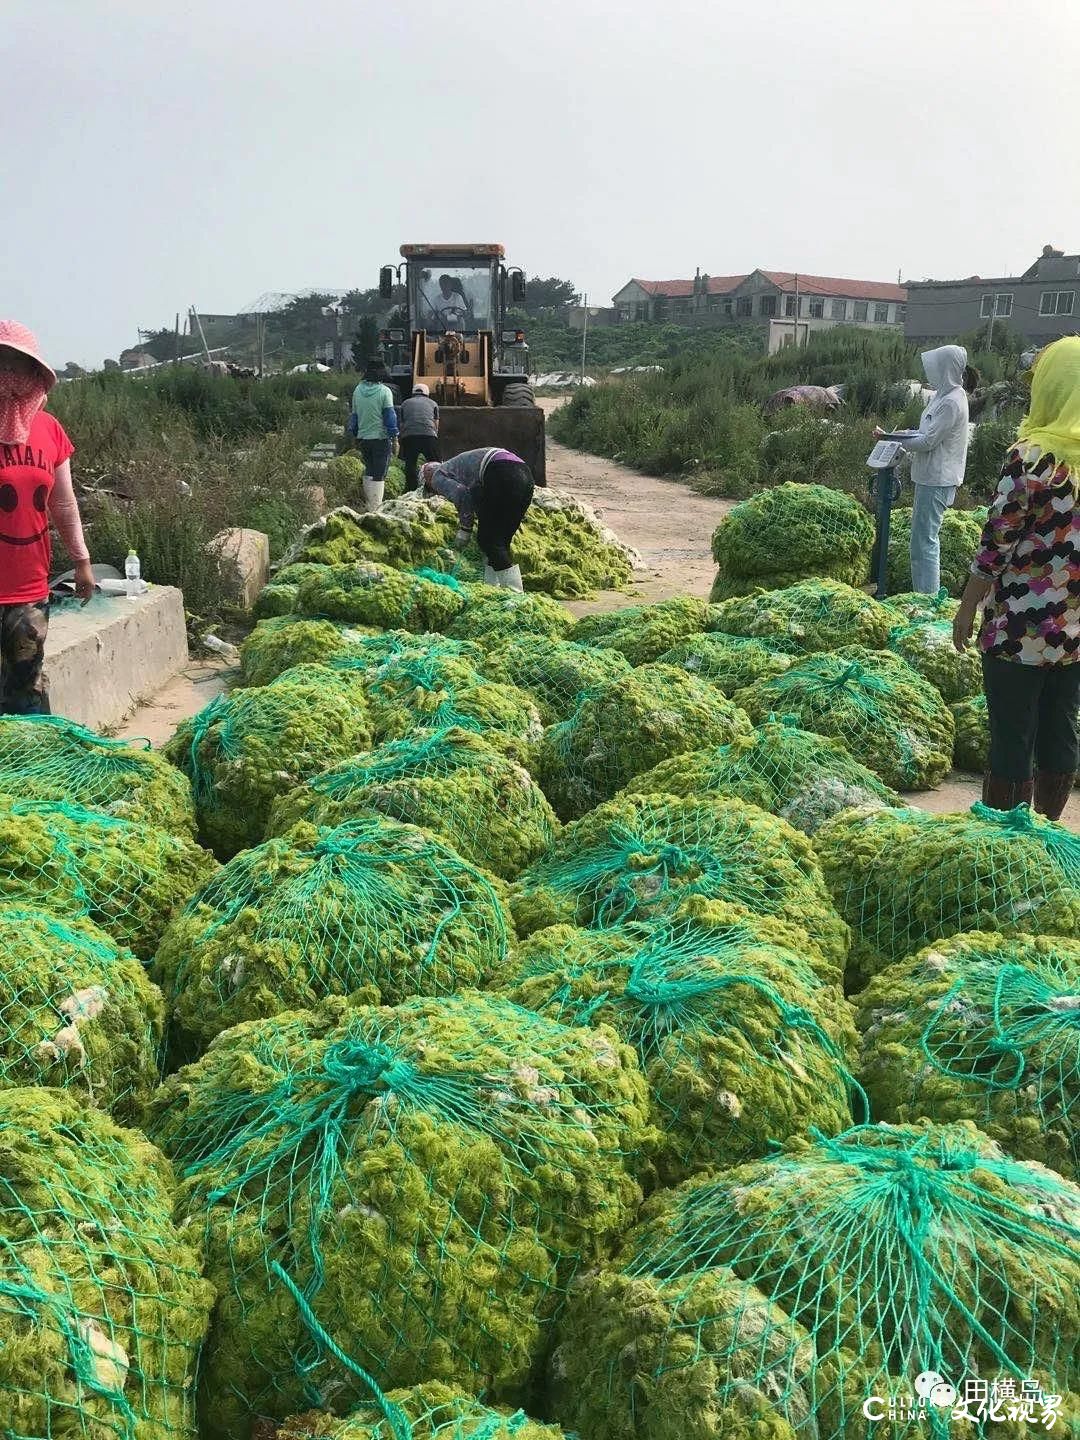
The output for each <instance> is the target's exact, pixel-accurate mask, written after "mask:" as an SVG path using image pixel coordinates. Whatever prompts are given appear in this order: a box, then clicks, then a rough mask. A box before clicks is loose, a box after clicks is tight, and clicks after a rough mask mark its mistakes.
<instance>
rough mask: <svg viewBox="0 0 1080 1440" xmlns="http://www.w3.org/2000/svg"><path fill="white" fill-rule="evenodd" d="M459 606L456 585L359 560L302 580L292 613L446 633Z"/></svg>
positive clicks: (385, 627)
mask: <svg viewBox="0 0 1080 1440" xmlns="http://www.w3.org/2000/svg"><path fill="white" fill-rule="evenodd" d="M449 578H450V577H449V576H444V577H443V579H444V580H449ZM464 604H465V592H464V588H463V587H462V586H460V585H457V584H456V583H455V584H443V583H440V582H439V581H436V580H433V579H427V578H425V577H424V576H421V575H412V574H409V573H408V572H406V571H404V570H394V569H392V568H391V567H390V566H389V565H375V564H373V563H372V562H371V561H368V560H362V561H360V562H359V563H358V564H356V565H329V566H327V567H326V569H325V570H323V571H321V572H320V573H319V574H316V575H311V576H309V578H308V579H307V580H304V581H302V582H301V584H300V593H299V596H298V599H297V605H296V608H297V610H298V611H299V612H300V613H301V614H303V615H317V616H321V617H326V618H328V619H330V620H348V621H352V622H353V623H355V624H359V625H373V626H376V627H378V628H380V629H383V630H414V631H419V630H445V629H446V627H447V626H448V625H449V624H450V621H451V620H452V619H453V618H454V616H455V615H456V614H457V613H458V612H459V611H460V610H461V609H462V607H463V606H464ZM465 638H468V637H465Z"/></svg>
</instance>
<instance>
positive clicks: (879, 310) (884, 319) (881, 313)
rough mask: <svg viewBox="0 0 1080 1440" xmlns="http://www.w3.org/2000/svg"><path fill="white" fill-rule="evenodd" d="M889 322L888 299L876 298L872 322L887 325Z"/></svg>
mask: <svg viewBox="0 0 1080 1440" xmlns="http://www.w3.org/2000/svg"><path fill="white" fill-rule="evenodd" d="M888 323H889V305H888V301H885V300H878V301H877V303H876V304H875V305H874V324H875V325H887V324H888Z"/></svg>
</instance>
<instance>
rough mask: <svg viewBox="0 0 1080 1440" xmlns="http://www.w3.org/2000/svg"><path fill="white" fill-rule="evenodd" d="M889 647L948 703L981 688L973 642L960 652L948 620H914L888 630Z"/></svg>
mask: <svg viewBox="0 0 1080 1440" xmlns="http://www.w3.org/2000/svg"><path fill="white" fill-rule="evenodd" d="M889 649H890V650H892V651H894V652H895V653H896V654H897V655H900V656H902V657H903V659H905V660H906V661H907V663H908V664H909V665H910V666H911V668H912V669H913V670H914V671H915V672H916V673H917V674H919V675H921V676H922V678H923V679H924V680H927V681H929V683H930V684H931V685H933V687H934V689H935V690H936V691H937V692H938V694H939V695H940V696H941V698H942V699H943V700H944V701H945V703H946V704H947V705H955V704H956V703H957V701H960V700H970V699H971V697H972V696H973V695H977V694H979V693H980V692H981V690H982V660H981V658H980V656H979V651H978V650H977V649H976V648H975V646H974V645H969V646H968V647H967V649H966V650H964V651H962V652H961V651H958V650H957V649H956V646H955V645H954V644H953V633H952V624H951V622H950V621H948V620H914V621H909V622H907V623H906V624H903V625H898V626H897V627H896V628H895V629H894V630H890V631H889Z"/></svg>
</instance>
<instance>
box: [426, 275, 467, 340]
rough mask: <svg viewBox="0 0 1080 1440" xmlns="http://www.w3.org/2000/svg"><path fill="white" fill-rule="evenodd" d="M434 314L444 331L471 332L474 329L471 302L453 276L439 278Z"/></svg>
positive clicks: (459, 282)
mask: <svg viewBox="0 0 1080 1440" xmlns="http://www.w3.org/2000/svg"><path fill="white" fill-rule="evenodd" d="M435 313H436V314H437V315H438V317H439V322H440V324H441V325H442V327H443V329H444V330H471V329H473V328H474V327H475V321H474V319H473V307H472V301H471V300H470V299H469V297H468V296H467V295H466V294H465V287H464V286H463V285H462V283H461V281H460V280H458V279H457V277H456V276H454V275H440V276H439V296H438V299H437V300H436V302H435Z"/></svg>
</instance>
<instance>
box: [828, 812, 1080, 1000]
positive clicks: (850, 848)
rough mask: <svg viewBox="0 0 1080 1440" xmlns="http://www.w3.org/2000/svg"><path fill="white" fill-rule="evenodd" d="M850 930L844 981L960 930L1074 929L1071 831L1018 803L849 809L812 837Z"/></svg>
mask: <svg viewBox="0 0 1080 1440" xmlns="http://www.w3.org/2000/svg"><path fill="white" fill-rule="evenodd" d="M815 845H816V848H817V853H818V857H819V859H820V860H821V866H822V870H823V871H824V874H825V882H826V884H827V885H828V887H829V890H830V891H831V893H832V896H833V899H834V900H835V902H836V905H837V908H838V909H839V911H840V913H841V915H843V917H844V918H845V920H847V921H848V923H849V924H850V926H851V929H852V947H851V957H850V961H849V966H848V982H849V987H850V988H851V989H853V990H855V989H861V988H862V986H863V985H864V984H865V983H866V981H867V980H868V979H869V977H870V976H871V975H874V974H876V973H877V972H878V971H879V970H881V969H883V968H884V967H885V966H886V965H889V964H891V963H893V962H894V961H897V960H903V959H905V958H906V957H907V956H909V955H914V954H915V952H916V951H917V950H921V949H922V948H923V946H924V945H929V944H932V943H933V942H935V941H937V940H942V939H946V938H947V937H949V936H951V935H959V934H961V933H963V932H965V931H969V930H983V931H993V932H998V933H1001V934H1004V935H1064V936H1074V935H1080V836H1077V835H1073V834H1072V833H1071V832H1070V831H1068V830H1066V829H1065V828H1064V826H1062V825H1056V824H1054V823H1053V822H1052V821H1049V820H1043V819H1041V818H1040V817H1039V816H1036V815H1033V814H1032V812H1031V811H1030V810H1029V809H1028V807H1027V806H1026V805H1020V806H1017V808H1016V809H1015V810H1008V811H1002V810H991V809H990V808H989V807H988V806H985V805H983V804H981V803H977V804H975V805H973V806H972V807H971V810H970V811H964V812H963V813H961V814H958V815H929V814H927V813H926V812H925V811H923V810H895V809H893V810H884V809H879V810H873V811H862V810H851V811H847V812H846V813H844V814H842V815H838V816H836V818H835V819H834V820H830V821H829V822H828V824H826V825H823V826H822V827H821V829H820V830H819V831H818V833H817V835H816V836H815Z"/></svg>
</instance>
